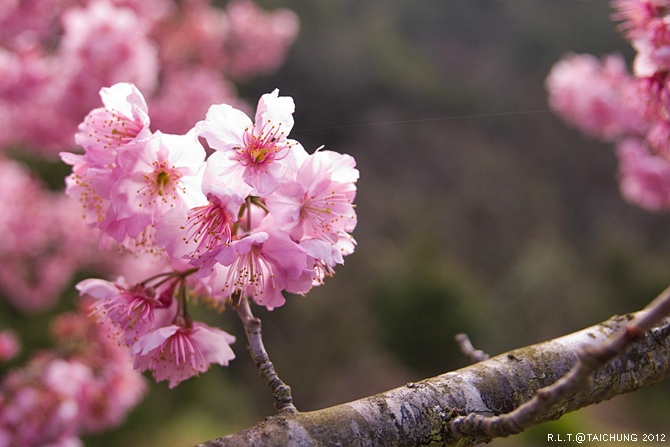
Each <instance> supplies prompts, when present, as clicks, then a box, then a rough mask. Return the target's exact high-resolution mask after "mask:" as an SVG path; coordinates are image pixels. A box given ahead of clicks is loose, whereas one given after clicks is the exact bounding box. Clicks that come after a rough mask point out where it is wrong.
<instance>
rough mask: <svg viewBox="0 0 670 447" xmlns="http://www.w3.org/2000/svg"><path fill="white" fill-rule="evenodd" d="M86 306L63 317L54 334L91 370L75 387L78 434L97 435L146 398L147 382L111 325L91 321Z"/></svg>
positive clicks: (77, 360) (56, 382)
mask: <svg viewBox="0 0 670 447" xmlns="http://www.w3.org/2000/svg"><path fill="white" fill-rule="evenodd" d="M83 303H84V305H83V306H81V309H80V310H79V311H78V312H75V313H68V314H63V315H60V316H59V317H58V318H57V319H56V320H55V321H54V323H53V325H52V333H53V334H54V337H55V338H56V340H57V341H58V343H59V345H62V346H64V347H68V348H67V349H69V352H67V354H68V356H69V358H68V360H69V361H70V362H79V363H81V364H83V365H85V366H86V368H87V369H88V371H89V372H85V373H84V374H83V375H82V376H81V379H80V380H79V381H78V383H77V384H76V386H77V387H78V390H77V393H76V398H77V404H78V420H79V428H78V432H80V433H82V432H84V433H96V432H100V431H102V430H105V429H108V428H110V427H114V426H117V425H119V424H120V423H121V422H122V421H123V419H124V418H125V416H126V414H127V413H128V411H129V410H130V409H131V408H133V407H134V406H135V405H137V403H138V402H139V401H140V400H141V399H142V397H143V396H144V393H145V391H146V383H145V381H144V378H143V377H142V375H141V374H140V373H139V372H137V371H135V370H134V369H133V366H132V359H131V357H130V355H129V353H128V349H127V348H126V347H125V346H120V345H118V344H117V342H116V340H115V339H114V338H113V336H112V334H113V331H114V329H113V328H112V326H111V324H110V323H109V322H108V321H107V322H102V323H99V322H95V321H93V320H92V319H90V318H89V317H88V316H87V315H86V314H85V312H86V310H85V308H86V303H87V301H84V302H83ZM70 380H72V379H70ZM59 381H63V379H62V378H58V377H54V380H53V383H54V384H55V385H58V383H59ZM60 386H62V384H61V385H60Z"/></svg>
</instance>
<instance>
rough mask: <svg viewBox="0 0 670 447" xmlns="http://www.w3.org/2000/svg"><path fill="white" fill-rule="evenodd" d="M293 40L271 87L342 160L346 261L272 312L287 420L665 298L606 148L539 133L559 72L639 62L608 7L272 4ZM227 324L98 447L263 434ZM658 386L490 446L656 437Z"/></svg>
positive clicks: (559, 128) (660, 270) (669, 388)
mask: <svg viewBox="0 0 670 447" xmlns="http://www.w3.org/2000/svg"><path fill="white" fill-rule="evenodd" d="M259 3H260V4H261V5H262V6H264V7H265V8H269V9H274V8H277V7H288V8H291V9H293V10H294V11H295V12H296V13H297V14H298V15H299V16H300V19H301V33H300V36H299V38H298V41H297V42H296V44H295V45H294V47H293V48H292V50H291V52H290V54H289V57H288V60H287V61H286V63H285V64H284V66H283V67H282V68H281V69H280V71H279V72H277V73H276V74H275V75H272V76H270V77H264V78H260V79H257V80H254V81H253V82H251V83H250V84H246V85H243V86H240V94H241V96H242V97H245V98H247V99H249V100H250V101H251V102H254V101H256V98H258V97H259V95H261V94H263V93H266V92H269V91H271V90H272V89H274V88H276V87H277V88H279V89H280V92H281V94H283V95H290V96H292V97H293V98H294V99H295V102H296V109H297V110H296V113H295V122H296V125H295V128H294V131H293V132H292V136H293V137H294V138H296V139H298V140H300V141H301V142H302V143H303V145H304V146H305V147H306V148H307V149H308V150H309V151H312V150H314V149H315V148H316V147H318V146H320V145H322V144H324V145H325V146H326V148H327V149H332V150H335V151H339V152H344V153H348V154H351V155H353V156H354V157H355V158H356V160H357V162H358V168H359V169H360V172H361V179H360V181H359V185H358V186H359V193H358V197H357V203H358V213H359V225H358V228H357V229H356V231H355V233H354V236H355V237H356V239H357V240H358V248H357V250H356V252H355V254H354V255H352V256H350V257H349V258H348V259H347V260H346V264H345V265H344V266H341V267H340V268H338V269H337V275H335V277H333V278H330V279H328V280H327V281H326V285H325V286H323V287H320V288H317V289H315V290H314V291H313V292H312V293H310V294H309V295H308V296H307V297H305V298H302V297H291V298H290V299H289V300H288V303H287V304H286V305H285V306H284V307H282V308H279V309H276V310H275V311H273V312H263V311H261V310H260V309H256V312H257V314H259V315H260V316H261V318H262V320H263V324H264V335H265V341H266V346H267V349H268V351H269V353H270V356H271V358H272V360H273V361H274V363H275V366H276V368H277V370H278V372H279V374H280V375H281V376H282V378H283V379H284V380H285V381H286V382H287V383H288V384H289V385H291V387H292V388H293V392H294V398H295V401H296V404H297V406H298V408H299V409H301V410H312V409H317V408H322V407H326V406H330V405H334V404H338V403H342V402H346V401H349V400H353V399H357V398H360V397H364V396H367V395H370V394H373V393H377V392H381V391H384V390H387V389H390V388H394V387H396V386H400V385H403V384H405V383H406V382H408V381H416V380H420V379H423V378H425V377H429V376H432V375H435V374H438V373H440V372H446V371H449V370H452V369H455V368H459V367H462V366H465V365H466V360H465V359H464V358H463V357H462V356H461V355H460V354H459V352H458V350H457V347H456V345H455V343H454V342H453V335H454V334H456V333H457V332H460V331H465V332H467V333H468V334H469V335H470V337H471V339H472V340H473V343H474V344H475V345H476V346H477V347H478V348H480V349H483V350H485V351H487V352H489V353H491V354H497V353H500V352H504V351H506V350H509V349H512V348H515V347H519V346H523V345H528V344H531V343H535V342H539V341H542V340H546V339H549V338H553V337H557V336H560V335H563V334H565V333H568V332H572V331H574V330H577V329H581V328H583V327H586V326H589V325H592V324H595V323H597V322H599V321H601V320H603V319H606V318H608V317H609V316H611V315H612V314H615V313H625V312H629V311H634V310H637V309H639V308H641V307H643V306H644V305H645V304H646V302H647V301H649V300H650V299H651V298H653V297H654V296H655V294H656V293H657V292H659V291H660V290H661V289H663V288H664V287H665V286H666V285H667V283H668V282H669V278H670V275H668V273H667V272H668V265H669V264H670V237H668V229H669V228H670V219H669V218H668V216H667V215H652V214H649V213H646V212H644V211H642V210H641V209H638V208H636V207H634V206H631V205H628V204H626V203H625V202H624V201H623V200H622V198H621V197H620V195H619V192H618V186H617V181H616V169H617V165H616V160H615V157H614V154H613V151H612V147H611V146H609V145H606V144H602V143H599V142H596V141H593V140H588V139H585V138H583V137H582V136H581V135H580V134H579V133H578V132H577V131H575V130H573V129H569V128H567V127H566V126H565V125H564V124H563V123H562V122H560V121H559V119H558V118H556V117H555V116H554V115H553V114H552V113H551V112H549V111H547V105H546V97H545V91H544V86H543V83H544V79H545V77H546V75H547V73H548V72H549V70H550V68H551V66H552V64H553V63H554V62H556V61H557V60H558V59H559V58H560V57H561V56H563V55H565V54H566V53H568V52H571V51H574V52H589V53H594V54H597V55H600V54H604V53H608V52H612V51H618V52H621V53H623V54H624V55H625V56H626V57H627V59H628V61H629V62H630V61H631V59H632V56H633V52H632V50H631V49H630V47H629V46H628V44H627V42H626V41H624V40H623V39H622V38H621V37H620V36H619V34H618V33H617V31H616V25H615V24H614V23H613V22H611V21H610V19H609V18H610V14H611V9H610V7H609V4H608V2H606V1H577V0H570V1H560V2H558V1H553V2H549V1H538V0H498V1H490V0H468V1H458V2H456V1H444V0H422V1H418V2H417V1H411V0H397V1H393V2H390V1H385V0H318V1H314V0H282V1H269V0H266V1H259ZM234 317H235V316H234V315H233V314H232V313H231V312H224V313H223V314H222V315H221V316H215V317H212V316H208V318H209V321H210V322H215V321H217V319H218V320H220V321H221V324H222V325H223V326H224V327H225V329H226V330H228V331H230V332H233V333H235V334H236V335H237V336H238V342H237V343H236V345H235V346H234V348H235V350H236V353H237V355H238V358H237V359H236V360H235V361H234V362H233V363H232V365H231V366H230V367H229V368H225V369H223V368H219V367H213V368H212V370H211V371H210V372H208V373H207V374H204V375H202V376H201V377H200V378H198V379H192V380H189V381H187V382H185V383H183V384H182V385H180V386H179V387H177V388H176V389H175V390H172V391H169V390H168V389H167V385H166V384H165V383H161V384H154V383H152V385H151V391H150V394H149V395H148V397H147V398H146V399H145V401H144V402H143V403H142V404H141V405H140V406H139V407H138V408H137V409H136V410H135V411H134V412H133V413H131V414H130V417H129V420H128V422H127V424H126V425H125V426H123V427H122V428H120V429H118V430H116V431H114V432H109V433H105V434H103V435H99V436H95V437H89V438H86V443H87V445H91V446H92V445H95V446H119V445H128V446H138V447H142V446H154V445H161V446H165V447H172V446H175V447H177V446H189V445H192V444H195V443H198V442H201V441H205V440H207V439H211V438H215V437H218V436H221V435H225V434H228V433H230V432H233V431H237V430H239V429H242V428H245V427H248V426H250V425H253V424H255V423H256V422H258V421H260V420H262V419H263V418H264V417H266V416H268V415H270V414H272V413H273V409H272V401H271V396H270V393H269V391H268V389H267V388H266V385H265V384H264V383H262V382H261V381H260V379H259V378H258V376H257V373H256V371H255V368H254V366H253V365H252V363H251V361H250V360H249V358H248V356H247V355H246V353H245V352H244V340H243V335H242V331H241V328H240V325H239V323H238V322H237V321H236V318H234ZM669 392H670V384H668V383H666V384H661V385H658V386H656V387H654V388H652V389H650V390H645V391H642V392H639V393H636V394H634V395H630V396H624V397H619V398H617V399H614V400H612V401H610V402H608V403H606V404H603V405H599V406H597V407H594V408H589V409H587V410H584V411H581V412H579V413H578V414H577V415H570V416H567V417H566V418H564V420H562V421H559V422H558V423H555V424H553V425H548V426H544V427H540V428H538V429H535V430H531V431H529V432H527V433H526V434H523V435H521V436H519V437H515V438H512V439H508V440H502V441H496V442H494V443H493V445H528V446H531V445H543V444H545V441H546V435H545V433H548V432H549V433H561V432H576V431H579V430H583V431H588V430H591V431H595V430H616V431H625V430H634V431H637V432H641V431H642V430H647V431H652V432H662V430H664V429H667V415H668V414H669V413H670V399H669V398H668V397H669Z"/></svg>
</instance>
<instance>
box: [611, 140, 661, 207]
mask: <svg viewBox="0 0 670 447" xmlns="http://www.w3.org/2000/svg"><path fill="white" fill-rule="evenodd" d="M617 156H618V158H619V187H620V189H621V194H622V195H623V196H624V198H625V199H626V200H628V201H629V202H631V203H634V204H636V205H638V206H640V207H642V208H644V209H646V210H649V211H659V210H670V162H668V160H667V159H665V158H662V157H659V156H657V155H652V154H650V153H649V151H648V150H647V148H646V147H645V145H644V143H643V142H642V141H640V140H639V139H632V138H631V139H626V140H624V141H622V142H621V143H620V144H619V145H618V146H617Z"/></svg>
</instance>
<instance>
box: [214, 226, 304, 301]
mask: <svg viewBox="0 0 670 447" xmlns="http://www.w3.org/2000/svg"><path fill="white" fill-rule="evenodd" d="M216 260H217V261H218V262H219V263H220V264H215V265H214V266H213V267H212V274H211V276H209V277H207V278H205V279H204V280H205V281H206V284H207V285H208V286H209V287H210V289H211V291H212V296H213V297H214V298H219V299H221V300H224V301H225V300H227V299H228V298H230V296H231V295H233V294H235V293H241V294H242V295H243V296H249V297H252V298H253V299H254V301H255V302H256V303H257V304H260V305H262V306H265V307H267V308H268V309H270V310H272V309H274V308H275V307H279V306H282V305H283V304H284V303H285V302H286V299H285V298H284V296H283V295H282V290H286V291H288V292H293V293H307V292H308V291H309V289H310V288H311V286H312V277H313V276H314V272H313V271H312V270H311V269H310V268H308V265H307V255H306V252H305V250H304V249H303V248H301V247H300V246H299V245H298V244H296V243H295V242H293V241H292V240H291V239H290V237H289V236H288V234H286V233H285V232H282V231H277V230H271V229H267V230H265V231H258V232H256V233H252V234H250V235H248V236H245V237H243V238H242V239H239V240H235V241H233V242H231V243H230V244H229V245H228V246H225V247H223V248H222V249H221V252H220V253H219V254H218V255H217V257H216ZM310 267H311V266H310Z"/></svg>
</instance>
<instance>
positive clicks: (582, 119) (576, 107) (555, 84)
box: [546, 54, 647, 141]
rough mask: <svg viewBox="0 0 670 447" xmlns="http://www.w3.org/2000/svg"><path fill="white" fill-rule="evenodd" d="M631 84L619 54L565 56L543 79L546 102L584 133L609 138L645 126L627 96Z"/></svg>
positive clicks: (642, 131) (631, 80) (626, 133)
mask: <svg viewBox="0 0 670 447" xmlns="http://www.w3.org/2000/svg"><path fill="white" fill-rule="evenodd" d="M632 84H633V78H632V77H631V76H630V75H629V74H628V72H627V70H626V66H625V63H624V61H623V58H622V57H621V56H619V55H609V56H607V57H605V58H603V60H602V61H600V60H598V59H597V58H596V57H595V56H592V55H589V54H578V55H571V56H568V57H566V58H564V59H562V60H560V61H559V62H557V63H556V64H555V65H554V67H553V68H552V69H551V72H550V73H549V76H548V77H547V80H546V87H547V91H548V92H549V105H550V107H551V108H552V109H553V110H554V111H555V112H556V113H557V114H558V115H559V116H561V117H562V118H563V119H565V120H566V121H567V122H568V123H570V124H573V125H574V126H576V127H577V128H578V129H579V130H581V131H582V132H584V133H585V134H587V135H590V136H595V137H598V138H602V139H604V140H610V141H612V140H615V139H617V138H619V137H621V136H622V135H630V134H633V135H640V134H643V133H644V132H645V130H646V126H647V123H646V122H645V121H644V120H643V119H642V118H641V117H640V116H639V114H638V112H637V110H636V108H635V107H634V105H635V103H634V102H633V103H631V101H630V100H629V98H628V92H629V89H631V88H632Z"/></svg>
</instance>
